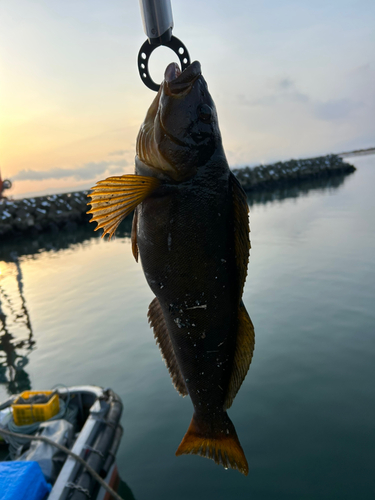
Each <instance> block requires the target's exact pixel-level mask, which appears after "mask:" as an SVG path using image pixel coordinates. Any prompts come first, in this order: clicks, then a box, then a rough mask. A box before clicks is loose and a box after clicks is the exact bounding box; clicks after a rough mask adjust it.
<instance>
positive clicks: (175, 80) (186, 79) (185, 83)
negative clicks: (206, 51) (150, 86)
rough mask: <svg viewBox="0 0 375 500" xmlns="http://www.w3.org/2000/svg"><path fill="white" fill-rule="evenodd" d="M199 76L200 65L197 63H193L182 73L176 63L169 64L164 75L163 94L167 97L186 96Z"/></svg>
mask: <svg viewBox="0 0 375 500" xmlns="http://www.w3.org/2000/svg"><path fill="white" fill-rule="evenodd" d="M201 74H202V70H201V65H200V63H199V62H198V61H194V62H193V63H192V64H190V66H188V67H187V68H186V69H185V70H184V71H183V72H182V73H181V70H180V67H179V66H178V64H177V63H171V64H169V65H168V66H167V69H166V70H165V73H164V82H163V87H164V93H165V94H167V95H185V94H187V93H188V92H189V91H190V89H191V87H192V86H193V84H194V82H195V80H197V78H199V76H200V75H201Z"/></svg>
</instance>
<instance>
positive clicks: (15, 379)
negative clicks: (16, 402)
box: [0, 254, 35, 394]
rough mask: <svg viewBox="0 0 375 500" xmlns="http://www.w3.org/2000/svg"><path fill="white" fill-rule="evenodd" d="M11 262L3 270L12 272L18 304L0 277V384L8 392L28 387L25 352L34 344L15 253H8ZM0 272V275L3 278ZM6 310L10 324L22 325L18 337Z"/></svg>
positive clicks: (27, 352)
mask: <svg viewBox="0 0 375 500" xmlns="http://www.w3.org/2000/svg"><path fill="white" fill-rule="evenodd" d="M11 258H12V261H13V262H12V264H13V268H14V269H13V272H12V270H10V269H9V268H10V266H12V264H10V265H9V264H8V265H7V269H6V274H8V275H10V276H13V277H14V279H15V281H16V289H17V296H18V298H19V300H20V304H19V306H18V307H17V305H16V304H15V303H14V296H13V295H12V296H11V295H10V294H9V293H7V290H6V288H5V287H4V286H3V284H2V281H1V280H0V384H2V385H5V386H6V389H7V392H8V393H9V394H17V393H19V392H22V391H28V390H30V389H31V383H30V379H29V375H28V374H27V372H26V371H25V369H24V368H25V366H26V365H27V364H28V362H29V359H28V356H29V354H30V353H31V351H32V350H33V349H34V348H35V341H34V339H33V330H32V326H31V320H30V315H29V312H28V310H27V307H26V300H25V297H24V293H23V292H24V291H23V280H22V270H21V266H20V262H19V260H18V257H17V256H16V255H15V254H12V255H11ZM4 277H5V275H3V274H2V275H1V276H0V278H4ZM7 311H8V313H9V316H10V322H11V327H10V328H12V327H14V326H17V327H21V328H22V327H23V329H24V330H26V335H27V337H26V338H24V339H22V340H20V339H18V338H17V336H14V335H13V334H12V333H10V331H9V327H8V322H7Z"/></svg>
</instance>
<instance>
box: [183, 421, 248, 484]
mask: <svg viewBox="0 0 375 500" xmlns="http://www.w3.org/2000/svg"><path fill="white" fill-rule="evenodd" d="M189 453H192V454H194V455H201V456H202V457H206V458H211V459H212V460H214V461H215V462H216V463H217V464H218V465H223V466H224V467H225V468H226V469H227V468H229V467H230V468H232V469H237V470H238V471H240V472H241V473H242V474H245V476H247V474H248V472H249V466H248V464H247V460H246V457H245V454H244V452H243V449H242V447H241V445H240V442H239V440H238V437H237V433H236V430H235V428H234V425H233V424H232V422H231V420H230V418H229V417H228V415H227V413H226V412H222V413H221V414H220V415H217V416H216V417H215V421H214V422H206V421H205V419H204V416H201V415H197V414H196V413H194V415H193V418H192V419H191V422H190V425H189V428H188V430H187V433H186V434H185V436H184V438H183V440H182V441H181V444H180V446H179V447H178V449H177V451H176V455H177V456H179V455H184V454H189Z"/></svg>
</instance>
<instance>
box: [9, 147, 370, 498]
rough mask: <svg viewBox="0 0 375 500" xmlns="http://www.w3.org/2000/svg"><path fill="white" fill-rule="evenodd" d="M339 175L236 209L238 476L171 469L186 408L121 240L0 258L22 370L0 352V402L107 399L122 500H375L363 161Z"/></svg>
mask: <svg viewBox="0 0 375 500" xmlns="http://www.w3.org/2000/svg"><path fill="white" fill-rule="evenodd" d="M349 161H351V162H352V163H354V164H355V165H356V166H357V167H358V170H357V172H356V173H355V174H353V175H351V176H349V177H347V178H346V179H345V180H344V181H343V182H342V181H340V182H337V183H336V184H338V185H335V184H333V185H332V186H331V187H330V188H321V189H311V190H308V189H307V188H306V190H305V191H297V190H292V192H289V193H281V194H280V193H279V195H272V196H271V195H269V196H268V200H267V197H263V199H262V200H259V199H258V200H256V201H254V200H253V201H250V204H251V231H252V233H251V240H252V250H251V257H250V266H249V274H248V279H247V284H246V288H245V294H244V302H245V305H246V308H247V310H248V311H249V314H250V316H251V318H252V320H253V322H254V324H255V329H256V348H255V354H254V359H253V362H252V365H251V368H250V371H249V374H248V376H247V378H246V380H245V382H244V384H243V386H242V387H241V390H240V392H239V394H238V396H237V398H236V400H235V403H234V405H233V407H232V409H231V410H230V417H231V419H232V421H233V423H234V424H235V426H236V429H237V433H238V436H239V438H240V441H241V443H242V446H243V448H244V451H245V453H246V456H247V459H248V462H249V467H250V472H249V476H248V477H244V476H242V475H241V474H239V473H238V472H236V471H231V470H228V471H225V470H223V469H222V468H221V467H218V466H216V465H215V464H214V463H213V462H211V461H209V460H205V459H203V458H200V457H196V456H182V457H179V458H176V457H175V455H174V453H175V451H176V448H177V446H178V444H179V443H180V441H181V439H182V437H183V435H184V433H185V431H186V430H187V427H188V425H189V422H190V419H191V416H192V404H191V402H190V400H189V399H188V398H184V399H183V398H181V397H179V396H178V394H177V392H176V391H175V389H174V388H173V386H172V384H171V382H170V379H169V375H168V372H167V370H166V368H165V366H164V363H163V361H162V359H161V356H160V354H159V351H158V349H157V347H156V346H155V341H154V339H153V335H152V332H151V330H150V329H149V327H148V324H147V319H146V312H147V307H148V304H149V302H150V301H151V300H152V294H151V292H150V290H149V288H148V286H147V284H146V281H145V278H144V276H143V273H142V269H141V266H140V265H139V264H136V262H135V261H134V259H133V257H132V254H131V248H130V240H129V238H128V237H127V236H126V235H125V236H122V237H117V239H116V240H115V241H112V242H110V243H108V242H106V241H103V240H100V239H98V238H93V237H91V233H89V232H86V236H85V235H84V236H83V237H82V235H78V236H77V238H76V239H77V241H78V242H76V243H74V244H70V245H69V244H68V242H65V247H66V248H62V247H61V246H64V245H61V241H60V243H58V242H56V241H54V240H53V239H52V240H51V241H50V242H48V241H45V242H44V250H38V248H39V246H40V245H39V244H38V242H24V243H23V244H21V243H20V244H19V245H18V246H13V247H12V248H8V247H7V246H5V245H4V244H2V245H1V246H2V248H1V250H0V251H1V256H0V270H1V274H0V300H1V308H2V316H1V318H2V323H3V327H2V328H3V331H2V332H1V333H2V335H3V336H2V338H3V339H4V332H5V329H7V331H8V332H9V333H10V334H11V335H13V337H14V340H13V342H15V343H17V342H20V341H21V340H24V341H25V342H24V344H23V345H20V344H18V349H17V352H18V353H19V354H20V356H22V355H25V354H27V358H23V357H19V358H17V359H16V360H13V362H14V364H19V365H20V366H19V367H18V368H19V369H18V371H17V372H14V373H10V371H9V369H7V368H6V366H5V365H6V360H5V359H4V357H1V351H0V360H2V367H0V383H1V385H0V400H1V399H4V398H5V397H6V395H7V394H8V392H11V391H15V390H22V389H24V388H27V386H29V387H30V386H31V387H32V388H34V389H35V388H36V389H48V388H50V387H52V386H53V385H54V384H57V383H63V384H66V385H73V384H98V385H102V386H105V387H106V386H110V387H112V388H113V389H114V390H115V391H116V392H117V393H118V394H119V395H120V396H121V398H122V400H123V402H124V413H123V417H122V425H123V427H124V437H123V440H122V444H121V448H120V450H119V453H118V464H119V468H120V472H121V476H122V478H123V479H124V481H126V483H127V485H128V486H129V487H130V488H131V490H132V492H133V494H134V497H135V498H136V499H137V500H148V499H151V498H152V499H154V500H158V499H181V500H185V499H186V500H191V499H194V500H201V499H202V500H203V499H204V500H206V499H211V498H214V499H216V500H219V499H229V498H238V499H243V498H249V499H254V500H258V499H259V500H271V499H272V500H273V499H275V500H276V499H277V500H281V499H288V500H293V499H296V500H297V499H298V500H300V499H314V500H315V499H330V500H331V499H333V498H335V499H336V498H337V499H362V500H365V499H374V498H375V479H374V478H375V474H374V465H375V431H374V422H375V328H374V325H375V196H374V186H375V156H363V157H357V158H352V159H350V160H349ZM316 187H317V186H315V188H316ZM285 196H286V197H285ZM291 196H292V197H291ZM69 237H70V236H69ZM69 237H68V236H64V237H63V239H66V240H68V239H69ZM72 237H73V238H74V235H73V236H72ZM85 237H86V239H85ZM51 238H52V237H51ZM60 238H61V236H60ZM79 241H80V242H79ZM39 243H40V242H39ZM26 247H27V248H26ZM25 248H26V250H25ZM17 265H19V268H17ZM17 277H18V281H17ZM4 322H5V326H4ZM30 328H31V329H32V335H31V334H30ZM27 361H28V364H25V363H26V362H27ZM21 368H22V369H21ZM12 380H13V381H12Z"/></svg>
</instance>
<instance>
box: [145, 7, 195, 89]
mask: <svg viewBox="0 0 375 500" xmlns="http://www.w3.org/2000/svg"><path fill="white" fill-rule="evenodd" d="M139 4H140V7H141V15H142V21H143V28H144V31H145V33H146V36H147V40H146V41H145V43H144V44H143V45H142V47H141V48H140V51H139V53H138V71H139V76H140V77H141V80H142V81H143V83H144V84H145V85H146V86H147V87H148V88H149V89H151V90H155V92H157V91H158V90H159V88H160V84H158V83H155V82H154V80H153V79H152V78H151V76H150V73H149V70H148V62H149V59H150V56H151V54H152V52H153V51H154V50H155V49H156V48H157V47H159V46H160V45H164V46H165V47H169V48H170V49H172V50H173V52H174V53H175V54H176V55H177V56H178V58H179V60H180V63H181V71H184V69H186V68H187V67H188V66H189V64H190V56H189V52H188V50H187V48H186V47H185V45H184V44H183V43H182V42H181V41H180V40H179V39H178V38H176V37H175V36H173V35H172V29H173V16H172V7H171V1H170V0H139Z"/></svg>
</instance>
